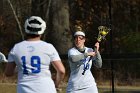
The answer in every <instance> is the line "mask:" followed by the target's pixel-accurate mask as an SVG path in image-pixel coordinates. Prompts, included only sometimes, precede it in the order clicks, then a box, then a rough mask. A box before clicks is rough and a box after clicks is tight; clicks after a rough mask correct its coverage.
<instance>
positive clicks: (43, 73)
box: [8, 40, 60, 93]
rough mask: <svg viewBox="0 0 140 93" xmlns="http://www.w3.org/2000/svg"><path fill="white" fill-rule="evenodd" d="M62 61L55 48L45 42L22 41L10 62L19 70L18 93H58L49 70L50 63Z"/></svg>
mask: <svg viewBox="0 0 140 93" xmlns="http://www.w3.org/2000/svg"><path fill="white" fill-rule="evenodd" d="M56 60H60V57H59V55H58V52H57V51H56V49H55V48H54V46H53V45H52V44H50V43H46V42H44V41H41V40H39V41H22V42H20V43H17V44H15V46H14V47H13V49H12V50H11V51H10V53H9V55H8V62H13V61H14V62H15V63H16V65H17V70H18V85H17V93H56V89H55V85H54V82H53V80H52V78H51V72H50V70H49V66H50V62H52V61H56Z"/></svg>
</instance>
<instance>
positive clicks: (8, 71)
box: [4, 62, 16, 77]
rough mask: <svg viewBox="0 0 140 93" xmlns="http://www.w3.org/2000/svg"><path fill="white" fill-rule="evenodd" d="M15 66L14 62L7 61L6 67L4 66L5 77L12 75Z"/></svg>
mask: <svg viewBox="0 0 140 93" xmlns="http://www.w3.org/2000/svg"><path fill="white" fill-rule="evenodd" d="M15 67H16V64H15V62H8V63H7V64H6V68H5V72H4V74H5V75H6V76H7V77H9V76H12V75H14V72H15Z"/></svg>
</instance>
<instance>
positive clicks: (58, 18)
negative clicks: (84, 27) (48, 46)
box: [47, 0, 72, 54]
mask: <svg viewBox="0 0 140 93" xmlns="http://www.w3.org/2000/svg"><path fill="white" fill-rule="evenodd" d="M68 9H69V7H68V1H67V0H52V9H51V11H50V12H51V16H50V19H52V20H51V22H52V23H51V25H50V27H52V29H50V32H49V33H48V37H47V38H49V39H50V41H51V43H52V44H53V45H54V46H55V47H56V49H57V51H58V52H59V54H67V51H68V49H69V48H70V47H71V46H72V41H71V39H72V35H71V31H70V29H69V11H68Z"/></svg>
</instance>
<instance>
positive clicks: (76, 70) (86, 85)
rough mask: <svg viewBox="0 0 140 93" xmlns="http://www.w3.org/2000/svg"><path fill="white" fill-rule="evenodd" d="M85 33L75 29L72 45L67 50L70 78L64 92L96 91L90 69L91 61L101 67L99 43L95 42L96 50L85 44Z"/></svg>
mask: <svg viewBox="0 0 140 93" xmlns="http://www.w3.org/2000/svg"><path fill="white" fill-rule="evenodd" d="M84 43H85V33H84V32H82V31H76V32H75V34H74V44H75V45H74V47H73V48H71V49H69V51H68V61H69V65H70V70H71V73H70V78H69V81H68V86H67V90H66V93H98V89H97V86H96V82H95V79H94V77H93V76H92V73H91V71H90V69H91V66H92V63H93V64H94V65H95V66H96V67H98V68H101V66H102V59H101V55H100V53H99V43H98V42H97V43H96V44H95V46H96V48H97V50H96V51H94V50H93V49H92V48H88V47H86V46H85V44H84Z"/></svg>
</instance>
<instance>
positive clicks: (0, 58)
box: [0, 52, 8, 63]
mask: <svg viewBox="0 0 140 93" xmlns="http://www.w3.org/2000/svg"><path fill="white" fill-rule="evenodd" d="M1 62H8V61H7V59H6V57H5V55H4V54H3V53H1V52H0V63H1Z"/></svg>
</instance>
